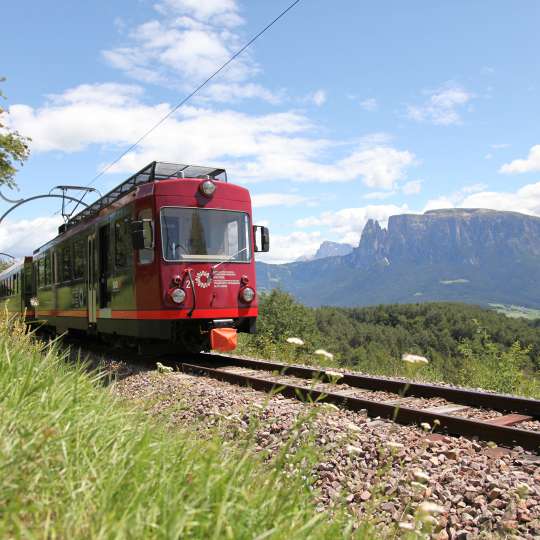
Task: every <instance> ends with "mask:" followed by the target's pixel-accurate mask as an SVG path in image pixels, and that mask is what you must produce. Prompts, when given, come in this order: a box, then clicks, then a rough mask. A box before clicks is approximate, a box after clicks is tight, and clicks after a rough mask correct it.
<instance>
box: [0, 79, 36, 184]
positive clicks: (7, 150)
mask: <svg viewBox="0 0 540 540" xmlns="http://www.w3.org/2000/svg"><path fill="white" fill-rule="evenodd" d="M3 81H5V78H3V77H0V83H1V82H3ZM0 99H6V96H5V95H4V94H3V93H2V91H1V90H0ZM8 114H9V113H8V111H7V110H6V109H4V108H3V107H2V106H1V105H0V186H3V185H6V186H8V187H10V188H13V187H15V186H16V183H15V174H16V173H17V170H18V169H17V166H21V165H23V163H24V162H25V161H26V160H27V159H28V156H29V155H30V148H29V142H30V139H29V138H28V137H24V136H23V135H21V134H20V133H19V132H18V131H16V130H13V129H10V128H9V127H8V126H7V124H6V117H7V115H8Z"/></svg>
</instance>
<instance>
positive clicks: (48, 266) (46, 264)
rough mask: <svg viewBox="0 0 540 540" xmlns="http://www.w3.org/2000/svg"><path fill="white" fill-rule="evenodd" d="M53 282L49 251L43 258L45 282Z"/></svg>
mask: <svg viewBox="0 0 540 540" xmlns="http://www.w3.org/2000/svg"><path fill="white" fill-rule="evenodd" d="M51 283H52V268H51V255H50V253H47V254H46V255H45V257H44V260H43V284H44V285H50V284H51Z"/></svg>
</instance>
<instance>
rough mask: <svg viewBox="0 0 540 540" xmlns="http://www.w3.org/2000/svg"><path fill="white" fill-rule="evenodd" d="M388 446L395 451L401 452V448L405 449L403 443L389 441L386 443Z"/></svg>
mask: <svg viewBox="0 0 540 540" xmlns="http://www.w3.org/2000/svg"><path fill="white" fill-rule="evenodd" d="M386 446H387V447H388V448H392V449H395V450H399V449H400V448H403V445H402V444H401V443H398V442H394V441H388V442H387V443H386Z"/></svg>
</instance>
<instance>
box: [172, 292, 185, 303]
mask: <svg viewBox="0 0 540 540" xmlns="http://www.w3.org/2000/svg"><path fill="white" fill-rule="evenodd" d="M170 296H171V300H172V301H173V302H174V303H175V304H181V303H182V302H183V301H184V300H185V299H186V293H185V292H184V289H173V290H172V291H171V292H170Z"/></svg>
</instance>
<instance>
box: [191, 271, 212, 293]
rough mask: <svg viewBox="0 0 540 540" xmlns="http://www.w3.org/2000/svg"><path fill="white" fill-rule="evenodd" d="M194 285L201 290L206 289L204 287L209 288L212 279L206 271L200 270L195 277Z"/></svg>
mask: <svg viewBox="0 0 540 540" xmlns="http://www.w3.org/2000/svg"><path fill="white" fill-rule="evenodd" d="M195 283H196V284H197V285H198V286H199V287H200V288H201V289H206V287H210V284H211V283H212V277H211V276H210V273H209V272H207V271H206V270H201V271H200V272H197V275H196V276H195Z"/></svg>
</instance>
